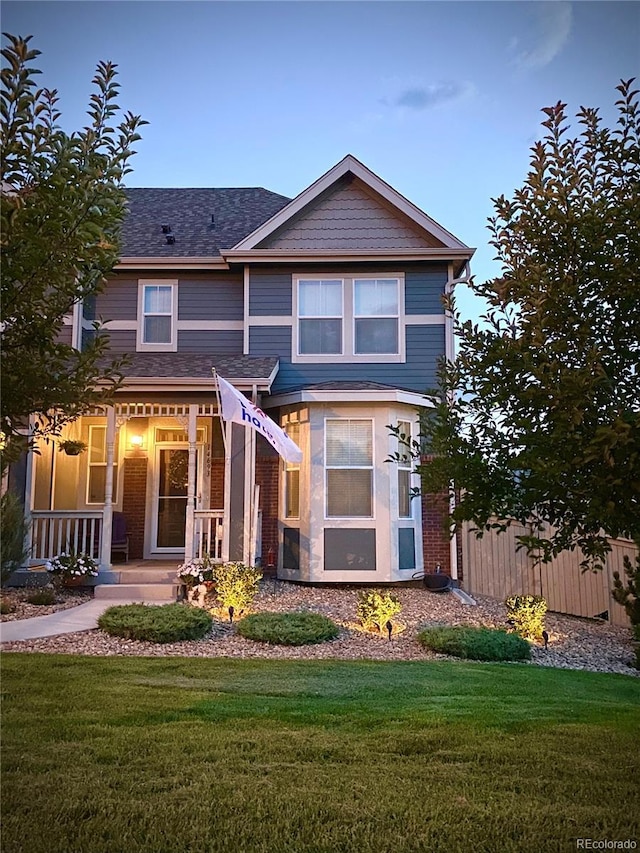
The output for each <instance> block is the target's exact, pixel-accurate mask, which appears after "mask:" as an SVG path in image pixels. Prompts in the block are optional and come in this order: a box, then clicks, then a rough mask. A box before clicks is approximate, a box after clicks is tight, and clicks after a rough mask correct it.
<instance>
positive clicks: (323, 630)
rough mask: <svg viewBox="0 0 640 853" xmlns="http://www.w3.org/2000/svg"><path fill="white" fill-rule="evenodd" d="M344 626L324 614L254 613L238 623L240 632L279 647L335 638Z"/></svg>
mask: <svg viewBox="0 0 640 853" xmlns="http://www.w3.org/2000/svg"><path fill="white" fill-rule="evenodd" d="M339 631H340V629H339V628H338V626H337V625H336V624H335V622H332V621H331V619H328V618H327V617H326V616H323V615H322V614H321V613H309V612H305V611H300V612H296V613H254V614H253V615H252V616H247V618H246V619H243V620H242V622H239V623H238V633H239V634H240V635H241V636H243V637H246V638H247V639H249V640H257V641H258V642H260V643H272V644H274V645H279V646H305V645H308V644H310V643H323V642H324V641H325V640H334V639H335V638H336V637H337V636H338V634H339Z"/></svg>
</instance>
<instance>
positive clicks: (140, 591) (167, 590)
mask: <svg viewBox="0 0 640 853" xmlns="http://www.w3.org/2000/svg"><path fill="white" fill-rule="evenodd" d="M178 589H179V586H178V584H169V583H114V584H98V585H97V586H96V587H95V589H94V599H97V600H102V601H105V600H109V599H111V600H118V599H125V598H126V599H130V600H131V601H147V602H148V601H158V602H169V601H176V599H177V597H178Z"/></svg>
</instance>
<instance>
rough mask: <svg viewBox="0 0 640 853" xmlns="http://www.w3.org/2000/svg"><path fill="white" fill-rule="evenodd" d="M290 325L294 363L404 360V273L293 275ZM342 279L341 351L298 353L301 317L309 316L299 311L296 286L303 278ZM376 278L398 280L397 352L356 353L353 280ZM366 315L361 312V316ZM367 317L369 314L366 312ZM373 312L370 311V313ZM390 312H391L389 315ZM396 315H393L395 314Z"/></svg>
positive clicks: (355, 362)
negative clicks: (302, 315) (300, 313)
mask: <svg viewBox="0 0 640 853" xmlns="http://www.w3.org/2000/svg"><path fill="white" fill-rule="evenodd" d="M292 278H293V329H292V336H291V337H292V347H291V360H292V362H293V363H294V364H327V363H329V364H404V362H406V360H407V359H406V332H405V311H404V302H405V296H404V293H405V279H404V273H400V272H379V271H374V272H370V273H353V274H349V275H346V274H342V275H341V274H339V273H338V274H336V273H335V272H334V273H331V272H319V273H313V274H306V275H302V274H300V275H293V276H292ZM327 279H329V280H332V281H338V280H341V281H342V353H341V354H339V355H338V354H335V353H331V354H329V353H328V354H322V353H314V354H311V353H304V354H303V353H301V352H300V320H301V319H309V318H305V317H300V315H299V309H298V304H299V288H300V282H303V281H320V280H327ZM372 279H373V280H375V279H386V280H389V279H396V281H397V282H398V315H397V319H398V352H396V353H356V351H355V343H356V341H355V320H356V318H355V310H354V307H355V306H354V302H355V298H354V297H355V282H356V281H362V280H366V281H371V280H372ZM364 316H365V315H362V317H363V318H364ZM366 316H367V317H369V316H370V315H366ZM373 316H374V315H371V317H373ZM389 316H391V315H389ZM394 316H395V315H394Z"/></svg>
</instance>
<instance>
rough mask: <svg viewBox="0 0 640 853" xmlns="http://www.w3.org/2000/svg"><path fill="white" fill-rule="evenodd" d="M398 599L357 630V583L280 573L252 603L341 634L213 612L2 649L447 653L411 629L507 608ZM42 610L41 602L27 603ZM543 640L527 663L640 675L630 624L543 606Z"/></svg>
mask: <svg viewBox="0 0 640 853" xmlns="http://www.w3.org/2000/svg"><path fill="white" fill-rule="evenodd" d="M393 592H394V595H397V596H398V598H399V600H400V602H401V603H402V612H401V614H399V618H400V620H401V621H402V623H403V625H404V626H405V630H404V631H403V632H402V633H399V634H394V635H393V637H392V639H391V641H388V640H387V639H386V634H385V635H384V637H383V639H384V642H381V637H380V636H376V635H372V634H368V633H366V632H363V631H360V630H357V629H356V628H355V627H354V625H353V623H354V621H355V614H356V606H357V602H358V590H357V588H351V587H342V588H335V587H331V588H329V587H308V586H300V585H297V584H291V583H287V582H285V581H278V582H277V584H274V583H273V581H271V580H267V581H263V583H262V585H261V590H260V593H259V594H258V596H257V598H256V600H255V602H254V605H253V611H254V612H256V611H264V610H268V611H271V612H285V611H291V610H311V611H314V612H316V613H323V614H325V615H326V616H329V617H330V618H331V619H333V620H334V621H335V622H336V623H337V624H338V625H340V627H341V630H340V635H339V636H338V637H337V638H336V639H335V640H331V641H329V642H326V643H320V644H318V645H313V646H295V647H292V646H269V645H264V644H262V643H256V642H253V641H252V640H245V639H244V638H243V637H240V636H239V635H238V634H236V632H235V628H234V626H232V625H230V624H229V621H228V618H226V620H225V621H222V620H221V619H217V618H216V619H215V620H214V623H213V627H212V630H211V632H210V633H209V634H208V635H207V636H206V637H205V638H204V639H202V640H198V641H186V642H182V643H168V644H162V645H156V644H154V643H143V642H137V641H135V640H130V641H125V640H122V639H118V638H116V637H109V636H107V635H106V634H104V633H102V632H101V631H88V632H85V633H79V634H63V635H60V636H57V637H48V638H43V639H37V640H25V641H22V642H15V643H5V644H4V645H3V647H2V648H3V651H23V652H52V653H65V654H79V655H103V656H114V655H117V656H129V655H144V656H153V657H234V658H243V659H253V658H256V659H257V658H263V659H266V658H269V659H281V660H284V659H288V660H311V659H313V660H327V659H336V658H341V659H345V660H359V659H369V660H398V661H400V660H448V659H450V658H447V656H445V655H439V654H434V653H433V652H429V651H426V650H425V649H423V648H422V647H421V646H420V645H419V643H418V641H417V639H416V634H417V632H418V631H419V630H420V628H422V627H424V626H427V625H443V624H444V625H476V626H483V625H484V626H486V627H495V628H506V627H508V626H507V622H506V608H505V606H504V605H503V604H502V603H501V602H500V601H496V600H495V599H491V598H485V597H480V596H478V597H477V599H476V600H477V606H475V607H469V606H468V605H464V604H462V602H461V601H460V600H459V599H458V598H456V597H455V596H454V595H452V594H451V593H440V594H438V595H434V594H433V593H431V592H429V591H428V590H425V589H418V588H411V589H409V588H407V589H394V591H393ZM33 609H34V610H36V609H37V610H38V613H37V614H34V615H42V613H43V612H45V611H46V608H33ZM545 624H546V630H547V632H548V634H549V647H548V649H545V648H544V644H543V643H542V641H541V644H540V645H533V646H532V655H531V656H532V661H531V664H513V665H514V666H530V665H538V666H552V667H560V668H563V669H582V670H588V671H592V672H613V673H620V674H623V675H631V676H636V677H638V676H640V671H638V670H637V669H634V668H633V666H632V662H633V660H634V643H633V638H632V634H631V630H630V629H629V628H620V627H616V626H613V625H609V624H608V623H606V622H600V621H597V620H593V619H579V618H576V617H572V616H563V615H561V614H557V613H547V615H546V619H545Z"/></svg>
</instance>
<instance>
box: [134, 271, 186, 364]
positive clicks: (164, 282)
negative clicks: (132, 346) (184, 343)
mask: <svg viewBox="0 0 640 853" xmlns="http://www.w3.org/2000/svg"><path fill="white" fill-rule="evenodd" d="M147 287H170V288H171V340H170V341H169V342H168V343H148V342H147V341H145V340H144V320H145V316H146V314H145V310H144V296H145V290H146V288H147ZM136 329H137V331H136V351H137V352H177V351H178V281H177V279H167V278H157V279H153V278H144V279H139V280H138V322H137V327H136Z"/></svg>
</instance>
